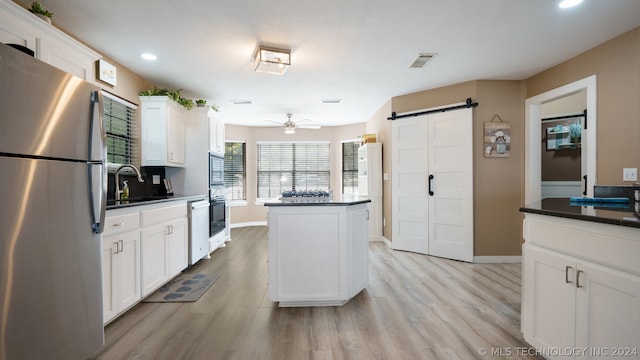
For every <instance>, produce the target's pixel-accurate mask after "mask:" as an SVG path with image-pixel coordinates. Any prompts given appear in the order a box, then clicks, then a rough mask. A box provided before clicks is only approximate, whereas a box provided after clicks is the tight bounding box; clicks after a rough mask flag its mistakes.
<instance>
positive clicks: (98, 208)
mask: <svg viewBox="0 0 640 360" xmlns="http://www.w3.org/2000/svg"><path fill="white" fill-rule="evenodd" d="M102 112H103V108H102V96H101V94H100V92H98V91H94V92H92V93H91V114H90V121H91V126H89V132H90V134H89V139H90V141H89V149H88V152H89V154H88V155H89V161H91V162H90V163H89V166H88V168H89V174H88V175H89V202H90V204H91V212H92V214H91V217H92V219H93V224H92V227H93V232H94V233H96V234H100V233H102V232H103V231H104V219H105V216H106V212H107V211H106V208H107V178H106V177H107V163H106V158H107V142H106V134H105V131H104V127H103V125H102ZM94 152H95V153H94ZM96 168H97V170H96ZM96 171H97V172H96ZM96 199H98V201H96Z"/></svg>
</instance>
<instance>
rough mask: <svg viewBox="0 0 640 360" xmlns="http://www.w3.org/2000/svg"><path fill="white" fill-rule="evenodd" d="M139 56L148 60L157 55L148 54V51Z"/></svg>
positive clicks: (155, 57)
mask: <svg viewBox="0 0 640 360" xmlns="http://www.w3.org/2000/svg"><path fill="white" fill-rule="evenodd" d="M140 57H141V58H143V59H145V60H150V61H153V60H156V59H157V58H158V57H157V56H155V55H153V54H149V53H144V54H140Z"/></svg>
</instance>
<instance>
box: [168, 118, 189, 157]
mask: <svg viewBox="0 0 640 360" xmlns="http://www.w3.org/2000/svg"><path fill="white" fill-rule="evenodd" d="M167 111H168V118H167V162H168V163H170V164H173V165H184V161H185V157H184V154H185V143H184V122H183V121H182V112H181V109H180V108H179V107H177V106H168V108H167Z"/></svg>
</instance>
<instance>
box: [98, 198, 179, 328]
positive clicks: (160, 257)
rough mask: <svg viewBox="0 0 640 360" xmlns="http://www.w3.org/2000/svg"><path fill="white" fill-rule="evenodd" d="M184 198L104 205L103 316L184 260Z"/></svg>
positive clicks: (124, 305)
mask: <svg viewBox="0 0 640 360" xmlns="http://www.w3.org/2000/svg"><path fill="white" fill-rule="evenodd" d="M187 241H188V227H187V202H186V201H172V202H169V203H162V204H154V205H142V206H136V207H128V208H121V209H115V210H108V211H107V216H106V219H105V232H104V235H103V238H102V295H103V322H104V323H105V324H106V323H108V322H110V321H112V320H113V319H114V318H115V317H116V316H118V315H119V314H121V313H123V312H124V311H125V310H127V309H129V308H130V307H131V306H133V305H135V304H136V303H138V302H139V301H140V300H141V299H142V298H143V297H145V296H147V295H149V294H151V293H152V292H153V291H155V290H156V289H158V288H159V287H161V286H162V285H164V284H165V283H167V282H168V281H169V280H171V279H172V278H173V277H174V276H175V275H178V274H179V273H180V272H181V271H182V270H184V269H185V268H186V267H187V266H188V263H187V262H188V247H187V246H188V244H187Z"/></svg>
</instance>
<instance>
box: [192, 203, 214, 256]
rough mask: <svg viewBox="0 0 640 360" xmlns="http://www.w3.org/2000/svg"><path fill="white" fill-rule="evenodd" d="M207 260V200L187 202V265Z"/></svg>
mask: <svg viewBox="0 0 640 360" xmlns="http://www.w3.org/2000/svg"><path fill="white" fill-rule="evenodd" d="M202 258H206V259H208V258H209V200H208V199H207V200H197V201H190V202H189V265H193V264H195V263H197V262H198V260H200V259H202Z"/></svg>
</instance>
